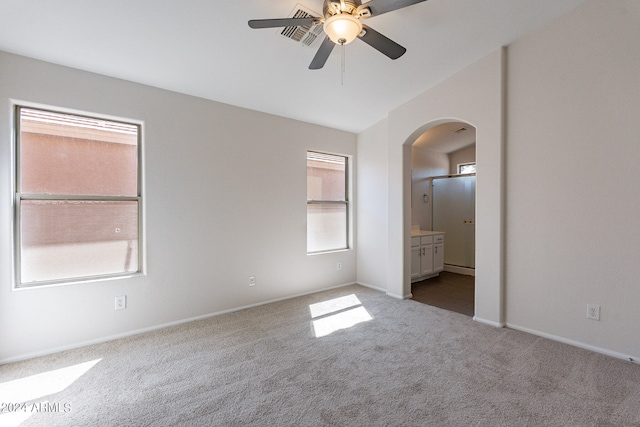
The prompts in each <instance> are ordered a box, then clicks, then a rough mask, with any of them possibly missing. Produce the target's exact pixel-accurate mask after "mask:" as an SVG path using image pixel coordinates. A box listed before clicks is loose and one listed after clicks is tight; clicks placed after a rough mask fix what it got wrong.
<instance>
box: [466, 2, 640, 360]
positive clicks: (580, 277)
mask: <svg viewBox="0 0 640 427" xmlns="http://www.w3.org/2000/svg"><path fill="white" fill-rule="evenodd" d="M639 40H640V2H638V1H637V0H614V1H595V0H594V1H589V2H586V3H585V4H584V5H582V6H581V7H579V8H578V9H576V10H575V11H574V12H572V13H570V14H569V15H568V16H566V17H564V18H561V19H560V20H558V21H556V22H555V23H553V24H552V25H551V26H549V27H548V28H545V29H543V30H542V31H539V32H537V33H535V34H533V35H531V36H528V37H525V38H524V39H521V40H520V41H518V42H516V43H514V44H513V45H512V46H510V47H509V53H508V70H509V73H508V75H509V77H508V81H509V83H508V114H507V116H508V146H507V160H506V163H507V178H506V182H507V233H506V249H507V252H506V259H507V270H506V281H507V293H506V301H507V306H506V307H507V310H506V312H507V313H506V314H507V323H508V325H509V326H512V327H517V328H521V329H525V330H529V331H533V332H536V333H540V334H544V335H548V336H552V337H555V338H558V339H562V340H567V341H575V342H578V343H581V344H583V345H584V344H586V345H587V346H593V347H595V348H597V349H604V350H607V351H610V352H612V353H617V354H618V355H622V356H623V357H624V356H625V355H632V356H635V358H636V359H637V357H640V333H639V327H640V304H639V302H640V185H639V183H640V169H639V168H638V165H639V164H640V141H639V135H640V47H639V46H640V45H639V42H638V41H639ZM478 146H480V142H478ZM479 227H480V223H479ZM588 303H593V304H600V305H601V306H602V318H601V321H600V322H596V321H593V320H588V319H587V318H586V307H587V304H588Z"/></svg>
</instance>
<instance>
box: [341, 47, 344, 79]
mask: <svg viewBox="0 0 640 427" xmlns="http://www.w3.org/2000/svg"><path fill="white" fill-rule="evenodd" d="M340 56H341V71H342V72H341V73H340V84H341V85H342V86H344V43H340Z"/></svg>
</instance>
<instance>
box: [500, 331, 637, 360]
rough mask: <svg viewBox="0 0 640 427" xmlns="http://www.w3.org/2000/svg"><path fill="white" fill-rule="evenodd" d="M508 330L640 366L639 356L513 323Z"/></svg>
mask: <svg viewBox="0 0 640 427" xmlns="http://www.w3.org/2000/svg"><path fill="white" fill-rule="evenodd" d="M506 326H507V328H511V329H515V330H517V331H522V332H526V333H528V334H531V335H537V336H539V337H542V338H547V339H550V340H553V341H558V342H561V343H564V344H569V345H572V346H574V347H579V348H583V349H585V350H590V351H593V352H596V353H600V354H604V355H607V356H611V357H615V358H617V359H622V360H626V361H627V362H633V363H636V364H640V357H638V356H630V355H628V354H623V353H618V352H617V351H613V350H608V349H606V348H602V347H597V346H595V345H591V344H586V343H583V342H580V341H575V340H571V339H568V338H564V337H560V336H557V335H553V334H547V333H546V332H541V331H538V330H535V329H530V328H525V327H522V326H519V325H514V324H512V323H507V325H506Z"/></svg>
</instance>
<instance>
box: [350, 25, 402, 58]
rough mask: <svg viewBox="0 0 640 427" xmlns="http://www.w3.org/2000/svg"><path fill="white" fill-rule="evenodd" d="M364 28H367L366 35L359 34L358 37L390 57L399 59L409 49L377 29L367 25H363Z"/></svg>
mask: <svg viewBox="0 0 640 427" xmlns="http://www.w3.org/2000/svg"><path fill="white" fill-rule="evenodd" d="M362 28H363V29H364V30H365V32H364V35H362V36H358V38H359V39H360V40H362V41H363V42H365V43H366V44H368V45H369V46H371V47H372V48H374V49H376V50H377V51H379V52H381V53H384V54H385V55H387V56H388V57H389V58H391V59H398V58H400V57H401V56H402V55H404V53H405V52H406V51H407V49H405V48H404V47H402V46H400V45H399V44H398V43H396V42H394V41H393V40H391V39H390V38H387V37H385V36H383V35H382V34H380V33H379V32H377V31H376V30H374V29H372V28H370V27H368V26H366V25H363V26H362Z"/></svg>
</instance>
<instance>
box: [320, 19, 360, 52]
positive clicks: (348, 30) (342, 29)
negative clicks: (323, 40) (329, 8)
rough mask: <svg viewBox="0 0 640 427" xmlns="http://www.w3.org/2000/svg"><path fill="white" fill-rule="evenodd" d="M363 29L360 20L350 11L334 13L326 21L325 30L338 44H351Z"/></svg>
mask: <svg viewBox="0 0 640 427" xmlns="http://www.w3.org/2000/svg"><path fill="white" fill-rule="evenodd" d="M361 31H362V23H361V22H360V20H359V19H358V18H356V17H354V16H352V15H350V14H348V13H341V14H339V15H333V16H330V17H329V18H327V19H326V20H325V21H324V32H325V33H326V34H327V35H328V36H329V38H330V39H331V41H333V42H334V43H336V44H349V43H351V42H352V41H354V40H355V38H356V37H358V34H360V32H361Z"/></svg>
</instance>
